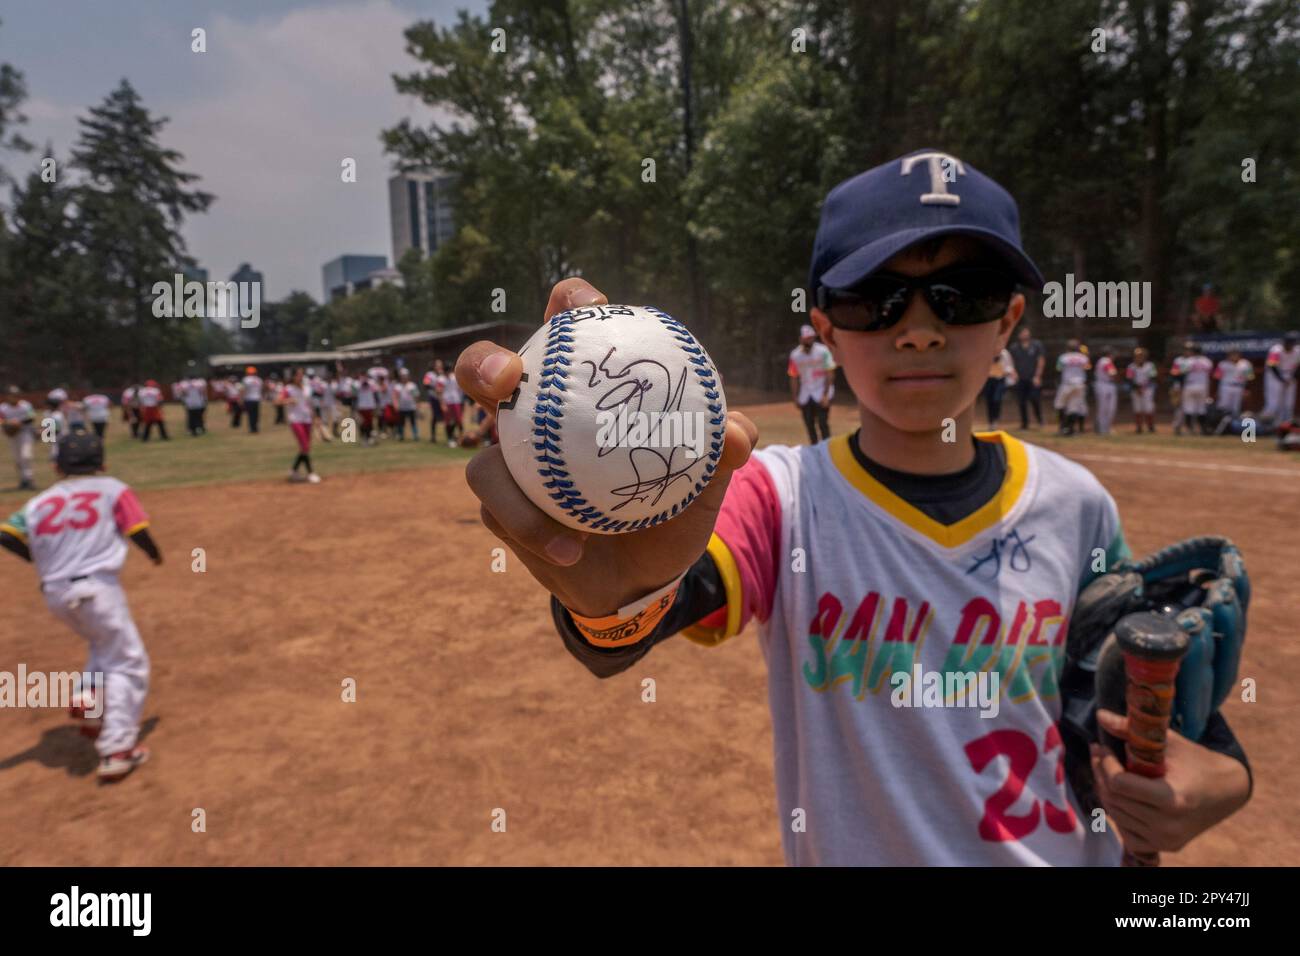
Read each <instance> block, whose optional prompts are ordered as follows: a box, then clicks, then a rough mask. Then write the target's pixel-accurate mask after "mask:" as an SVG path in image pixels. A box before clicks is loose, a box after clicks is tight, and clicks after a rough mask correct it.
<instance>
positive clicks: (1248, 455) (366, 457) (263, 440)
mask: <svg viewBox="0 0 1300 956" xmlns="http://www.w3.org/2000/svg"><path fill="white" fill-rule="evenodd" d="M741 408H742V410H744V411H745V412H746V414H748V415H749V416H750V417H751V418H752V419H753V420H754V423H755V424H756V425H758V427H759V430H760V439H759V444H760V445H772V444H800V443H802V442H804V441H806V440H807V437H806V435H805V433H804V429H803V423H802V421H801V419H800V418H799V413H798V410H797V409H796V408H795V407H794V405H793V404H792V403H789V402H785V403H780V402H778V403H772V404H765V405H757V406H741ZM268 412H269V414H268ZM426 414H427V412H426ZM166 417H167V430H168V433H169V434H170V435H171V437H172V440H171V441H170V442H161V441H158V440H157V436H156V435H155V437H154V440H152V441H150V442H149V443H148V444H145V443H143V442H140V441H135V440H133V439H132V438H131V437H130V432H129V431H128V429H127V426H126V425H125V424H124V423H123V422H122V421H121V418H120V412H119V411H117V410H115V414H114V418H113V420H112V422H111V423H110V424H109V427H108V436H107V439H108V444H107V449H106V456H107V466H108V473H109V474H111V475H114V476H116V477H118V478H121V479H122V480H123V481H125V482H127V483H128V484H130V485H131V486H132V487H135V488H139V489H150V488H177V487H184V486H192V485H212V484H224V483H230V482H237V481H256V480H259V479H273V480H274V479H282V478H283V477H284V476H285V475H286V474H287V473H288V471H289V465H290V464H291V463H292V462H293V459H294V456H295V455H296V454H297V449H298V446H297V444H296V443H295V442H294V440H293V435H292V433H291V432H290V431H289V428H288V426H287V425H272V424H269V423H268V422H269V420H271V419H274V417H275V411H274V409H273V408H270V407H265V408H263V421H262V430H261V432H260V433H259V434H257V435H250V434H248V428H247V425H241V427H240V428H239V430H237V431H236V430H235V429H232V428H231V427H230V424H229V419H228V418H227V417H226V413H225V406H224V404H221V403H218V404H214V405H212V406H210V408H209V410H208V428H209V432H208V434H207V435H205V436H202V437H199V438H191V437H190V436H189V435H188V434H187V433H186V432H185V412H184V409H182V408H180V407H178V406H172V405H169V406H167V408H166ZM857 425H858V414H857V410H856V409H855V408H853V407H852V406H847V405H836V406H834V407H833V408H832V410H831V431H832V433H833V434H837V435H838V434H842V433H844V432H849V431H853V430H854V429H855V428H857ZM428 426H429V422H428V420H427V419H425V420H424V421H421V422H420V429H421V433H422V440H421V441H419V442H412V441H410V440H409V439H408V440H407V441H406V442H399V441H396V440H394V439H391V438H390V439H388V440H385V441H381V442H380V443H379V444H378V445H375V446H374V447H371V448H367V447H364V446H363V445H361V444H359V443H355V444H354V443H346V444H345V443H343V442H340V441H337V440H336V441H334V442H331V443H328V444H325V443H322V442H321V441H319V440H318V439H317V440H315V441H313V443H312V462H313V464H314V465H315V466H316V470H317V471H318V472H319V473H320V474H321V475H322V476H324V477H326V478H328V477H329V476H330V475H341V474H355V473H361V472H380V471H391V470H394V469H400V468H436V467H441V466H446V465H455V464H461V463H463V462H464V461H465V460H466V459H468V458H470V457H471V456H472V455H473V451H467V450H462V449H456V448H448V447H447V446H446V445H445V444H441V445H431V444H430V443H429V441H428ZM980 427H982V423H981V426H980ZM1131 427H1132V426H1131V425H1122V426H1119V429H1118V431H1117V432H1115V433H1113V434H1111V435H1094V434H1092V433H1091V432H1089V433H1087V434H1084V435H1080V436H1075V437H1072V438H1064V437H1060V436H1058V435H1057V434H1056V431H1055V429H1054V428H1043V429H1035V430H1033V431H1027V432H1022V431H1016V430H1012V432H1011V433H1012V434H1013V435H1016V436H1017V437H1019V438H1023V439H1024V440H1026V441H1029V442H1032V443H1034V444H1036V445H1042V446H1044V447H1047V448H1051V449H1053V450H1055V451H1060V452H1062V453H1063V454H1066V455H1069V454H1071V453H1072V452H1076V453H1088V454H1105V455H1115V456H1132V457H1140V456H1153V457H1162V456H1163V457H1166V458H1168V457H1185V458H1191V459H1194V460H1198V461H1206V462H1211V461H1213V462H1233V463H1238V464H1245V465H1252V464H1253V465H1259V466H1267V467H1270V468H1295V469H1296V475H1297V477H1300V455H1281V454H1278V452H1277V451H1276V443H1275V441H1274V439H1272V438H1260V439H1259V440H1258V441H1256V442H1253V443H1250V442H1243V441H1241V440H1240V439H1238V438H1232V437H1226V436H1225V437H1222V438H1212V437H1200V436H1198V437H1190V436H1188V437H1181V438H1175V437H1174V436H1173V435H1172V434H1171V433H1170V430H1169V426H1168V424H1167V423H1162V424H1161V426H1160V427H1161V431H1160V432H1159V433H1157V434H1155V435H1147V434H1144V435H1134V434H1132V433H1131V432H1130V431H1129V429H1130V428H1131ZM439 434H440V435H445V432H443V431H442V430H441V429H439ZM48 452H49V449H48V446H45V445H42V444H40V443H39V442H38V443H37V445H36V463H35V464H36V485H37V487H38V488H47V487H49V485H50V484H51V483H52V482H53V481H54V469H53V467H52V466H51V465H50V463H49V461H48ZM15 484H17V476H16V472H15V470H14V466H13V460H12V458H11V456H10V453H9V442H8V441H7V440H4V441H0V488H3V489H4V490H3V491H0V519H3V518H4V517H5V516H7V515H8V514H9V513H10V512H11V511H13V510H14V509H16V508H17V507H18V506H19V505H20V504H21V503H22V502H24V501H26V500H27V498H28V497H30V492H15V491H12V490H11V489H12V488H13V486H14V485H15Z"/></svg>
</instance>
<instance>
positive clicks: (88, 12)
mask: <svg viewBox="0 0 1300 956" xmlns="http://www.w3.org/2000/svg"><path fill="white" fill-rule="evenodd" d="M486 6H487V3H486V0H424V2H413V0H333V2H328V0H320V2H311V0H217V2H205V0H0V62H6V63H9V64H11V65H12V66H14V67H15V68H16V69H18V70H20V71H22V73H23V74H24V77H25V80H26V83H27V93H28V99H27V100H26V101H25V102H24V103H23V105H22V107H21V108H22V111H23V112H24V113H25V114H26V115H27V117H28V122H27V123H26V124H25V125H24V126H23V127H21V128H20V132H21V133H22V135H23V136H24V137H25V138H26V139H28V140H30V141H31V142H33V143H34V144H36V146H37V150H36V151H35V152H34V153H31V154H27V155H25V156H24V155H21V154H12V153H6V154H5V155H4V156H3V157H0V162H3V164H4V165H5V166H6V167H7V168H8V170H9V171H10V173H11V174H13V175H15V176H16V177H20V178H21V177H22V176H24V175H25V174H26V172H27V171H28V170H29V169H30V168H32V167H34V166H35V165H36V164H37V162H38V159H39V156H41V155H44V145H45V143H46V142H47V141H48V142H50V143H52V144H53V147H54V155H55V156H56V157H58V158H59V159H66V158H67V156H68V154H69V152H70V150H71V146H72V144H73V143H74V142H75V140H76V137H77V133H78V126H77V117H78V116H83V115H85V113H86V111H87V109H88V108H89V107H90V106H92V105H95V104H98V103H99V102H101V101H102V100H103V99H104V97H105V96H106V95H107V94H108V93H109V92H110V91H111V90H112V89H113V88H114V87H116V86H117V84H118V82H119V81H120V80H121V79H122V78H123V77H126V78H128V79H129V80H130V81H131V83H132V84H133V85H134V86H135V88H136V90H137V91H138V92H139V93H140V95H141V97H142V99H143V101H144V104H145V105H146V106H147V107H148V108H149V110H150V112H151V113H152V114H153V115H155V116H160V115H161V116H166V117H169V118H170V119H171V122H170V123H169V124H168V126H166V127H165V128H164V130H163V132H162V137H161V138H162V141H163V143H164V144H165V145H167V146H169V147H171V148H173V149H177V150H179V151H180V152H181V153H183V154H184V156H185V159H184V161H183V163H182V166H183V168H185V169H186V170H188V171H190V172H193V173H197V174H198V175H199V176H201V177H202V180H201V182H200V183H199V185H200V186H201V187H202V188H203V189H206V190H207V191H209V192H212V193H215V194H216V195H217V201H216V202H215V203H214V204H213V205H212V207H211V208H210V209H209V211H208V212H207V213H206V214H205V215H202V216H196V217H192V218H191V219H190V220H189V222H188V223H187V224H186V226H185V229H184V235H185V239H186V242H187V244H188V246H189V251H190V253H191V255H193V256H195V257H196V258H197V259H198V260H199V262H200V263H201V264H202V265H203V266H205V267H207V268H208V269H209V270H210V272H211V273H212V275H213V277H221V278H224V277H226V276H228V275H229V274H230V273H232V272H234V270H235V269H236V268H238V266H239V264H240V263H241V262H250V263H252V265H253V266H254V267H255V268H258V269H260V270H261V271H262V272H263V273H264V275H265V281H266V287H265V289H264V290H263V292H264V295H265V296H266V297H267V298H268V299H279V298H282V297H283V296H285V295H287V294H288V293H289V292H290V291H291V290H293V289H303V290H305V291H307V292H309V293H310V294H311V295H313V296H315V297H316V298H317V299H319V298H320V297H321V276H320V267H321V265H322V264H323V263H324V262H326V261H327V260H329V259H332V258H334V257H335V256H337V255H341V254H343V253H380V254H383V255H387V256H388V257H389V258H390V259H391V257H392V247H391V246H392V240H391V238H390V231H389V223H388V199H387V195H388V194H387V185H386V183H387V178H388V176H389V174H390V171H391V164H392V159H391V157H388V156H386V155H384V153H383V151H382V147H381V146H380V143H379V133H380V131H381V130H382V129H384V128H386V127H388V126H391V125H393V124H394V123H396V122H397V121H398V120H400V119H401V118H403V117H411V118H412V119H413V120H414V121H417V122H420V123H427V122H429V121H430V120H431V119H433V117H434V114H433V112H432V111H431V110H429V109H428V108H427V107H425V106H424V105H423V104H421V103H419V102H418V101H416V100H414V99H411V98H409V97H404V96H399V95H398V94H397V93H396V91H395V90H394V89H393V83H392V79H391V77H392V74H393V73H407V72H411V71H412V70H414V68H415V67H416V62H415V61H414V60H413V59H412V58H411V57H410V56H408V55H407V54H406V52H405V41H404V40H403V37H402V31H403V30H404V29H405V28H406V27H407V26H409V25H410V24H412V23H414V22H416V21H417V20H430V19H431V20H433V21H434V22H436V23H439V24H447V23H450V22H451V21H452V20H453V19H454V17H455V11H456V10H458V9H461V8H466V9H469V10H472V11H475V12H481V11H483V10H484V9H485V8H486ZM195 27H202V28H203V29H205V30H206V31H207V45H208V52H207V53H205V54H195V53H192V52H191V51H190V42H191V41H190V32H191V30H193V29H194V28H195ZM344 157H352V158H354V159H356V161H357V169H358V175H357V182H356V183H346V184H345V183H343V182H341V180H340V176H339V172H340V163H341V161H342V159H343V158H344Z"/></svg>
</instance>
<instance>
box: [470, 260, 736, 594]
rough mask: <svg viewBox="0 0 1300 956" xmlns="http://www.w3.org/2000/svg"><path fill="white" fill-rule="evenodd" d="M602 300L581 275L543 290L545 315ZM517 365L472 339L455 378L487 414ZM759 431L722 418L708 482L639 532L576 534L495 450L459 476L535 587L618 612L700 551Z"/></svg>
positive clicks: (508, 389) (509, 386)
mask: <svg viewBox="0 0 1300 956" xmlns="http://www.w3.org/2000/svg"><path fill="white" fill-rule="evenodd" d="M606 304H608V300H607V299H606V298H605V296H604V295H602V294H601V293H600V292H598V291H597V290H596V289H595V288H593V287H592V286H591V285H589V284H588V283H587V282H585V281H584V280H582V279H576V278H574V279H564V280H562V281H560V282H558V283H556V285H555V288H554V289H552V290H551V299H550V301H549V302H548V303H547V306H546V316H545V319H546V320H549V319H550V318H551V317H552V316H554V315H557V314H558V313H560V312H564V311H566V310H568V309H575V308H579V307H581V306H585V305H606ZM522 372H523V360H522V359H520V357H519V355H518V354H517V353H515V352H511V351H509V350H508V349H503V348H501V347H500V346H499V345H495V344H494V343H492V342H475V343H474V344H473V345H471V346H470V347H469V348H467V349H466V350H465V351H464V352H462V353H461V355H460V358H458V359H457V360H456V380H457V381H458V382H459V383H460V387H461V388H462V389H463V390H464V391H465V393H466V394H467V395H469V396H471V397H472V398H473V399H474V401H476V402H478V403H479V404H481V405H483V406H485V407H486V408H489V409H495V408H496V405H497V403H498V402H499V401H501V400H502V399H505V398H509V397H510V395H511V393H513V392H514V390H515V387H516V386H517V385H518V384H519V376H520V374H521V373H522ZM757 441H758V429H757V428H756V427H755V426H754V423H753V422H751V421H750V420H749V419H748V418H746V417H745V416H744V415H742V414H741V413H740V412H728V413H727V434H726V443H725V445H724V446H723V450H722V459H721V461H720V462H719V463H718V468H717V471H715V472H714V474H713V478H712V480H711V481H710V482H709V484H708V485H707V486H706V487H705V489H704V491H702V492H701V493H700V494H699V496H698V497H697V498H696V499H695V500H694V501H693V502H691V504H690V507H688V508H687V509H686V510H685V511H683V512H682V513H681V514H679V515H678V516H677V517H676V518H673V519H672V520H671V521H666V522H664V523H663V524H661V525H656V526H655V527H653V528H647V529H645V530H644V531H633V532H629V533H626V534H612V535H611V534H584V533H583V532H581V531H577V530H575V529H573V528H569V527H567V526H565V525H562V524H560V523H559V522H558V521H556V520H555V519H553V518H551V517H550V516H549V515H547V514H546V513H545V512H543V511H542V510H541V509H540V508H538V507H537V506H536V505H535V504H533V503H532V501H530V500H529V499H528V496H527V495H525V494H524V492H523V491H522V490H521V489H520V488H519V486H518V485H517V484H515V480H514V478H513V476H511V474H510V470H509V469H508V468H507V467H506V462H505V456H504V454H502V451H501V448H500V446H499V445H493V446H492V447H491V448H487V449H485V450H484V451H481V452H479V454H478V455H476V456H475V457H474V458H473V459H472V460H471V461H470V463H469V466H468V467H467V468H466V470H465V477H466V479H467V480H468V481H469V486H470V489H471V490H472V491H473V492H474V494H476V495H478V497H479V501H480V502H482V508H481V515H482V518H483V523H484V524H485V525H487V527H488V530H490V531H491V532H492V533H493V534H495V535H496V536H497V537H498V538H500V539H501V540H502V541H504V542H505V543H506V544H508V545H509V546H510V549H511V550H512V551H514V553H515V555H516V556H517V557H518V558H519V560H520V561H522V562H523V563H524V566H525V567H527V568H528V570H529V571H530V572H531V573H532V575H533V577H535V578H536V579H537V580H538V581H540V582H541V584H542V586H543V587H544V588H546V589H547V590H548V591H550V592H551V593H552V594H554V595H555V596H556V597H557V598H559V600H560V603H562V604H563V605H564V606H565V607H567V608H569V609H570V610H571V611H575V612H577V613H578V614H581V615H583V616H585V617H601V616H604V615H608V614H613V613H614V612H615V611H617V610H618V609H619V608H621V607H623V606H624V605H626V604H628V603H630V602H631V601H634V600H636V599H637V598H640V597H643V596H645V595H646V594H649V593H651V592H652V591H655V590H657V589H659V588H661V587H663V586H664V585H665V584H668V583H669V582H671V581H673V580H675V579H676V578H677V577H678V576H679V575H681V574H682V573H683V572H685V571H686V570H687V569H688V568H689V567H690V566H691V565H692V564H694V563H695V560H696V559H697V558H698V557H699V556H700V555H701V554H702V553H703V552H704V549H705V547H706V546H707V545H708V543H709V535H710V534H711V533H712V531H713V524H714V521H715V520H716V519H717V516H718V510H719V509H720V508H721V507H722V499H723V496H724V495H725V494H726V491H727V485H728V484H729V483H730V481H731V473H732V472H733V471H735V470H736V469H737V468H739V467H740V466H741V465H743V464H744V463H745V462H746V461H748V460H749V454H750V452H751V451H752V450H753V448H754V445H755V443H756V442H757Z"/></svg>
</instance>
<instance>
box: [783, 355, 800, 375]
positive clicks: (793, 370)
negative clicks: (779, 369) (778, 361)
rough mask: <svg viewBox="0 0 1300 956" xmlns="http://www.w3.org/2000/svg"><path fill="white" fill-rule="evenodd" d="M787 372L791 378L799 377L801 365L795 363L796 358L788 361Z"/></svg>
mask: <svg viewBox="0 0 1300 956" xmlns="http://www.w3.org/2000/svg"><path fill="white" fill-rule="evenodd" d="M785 374H786V375H788V376H789V377H790V378H798V377H799V366H797V365H795V364H794V359H790V361H789V362H787V363H786V366H785Z"/></svg>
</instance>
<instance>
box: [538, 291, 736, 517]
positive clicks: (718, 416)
mask: <svg viewBox="0 0 1300 956" xmlns="http://www.w3.org/2000/svg"><path fill="white" fill-rule="evenodd" d="M644 308H645V310H646V311H647V312H649V313H650V314H651V315H653V316H655V317H656V318H657V319H658V320H659V321H660V323H662V324H663V325H664V326H665V327H667V328H668V329H669V331H671V332H672V333H673V338H674V339H675V340H676V341H677V342H679V343H681V347H682V351H683V352H685V353H686V354H687V357H688V358H687V361H689V362H690V363H691V364H692V365H693V366H695V368H694V371H695V374H696V375H697V376H698V377H699V378H700V382H699V384H700V386H701V387H702V388H703V389H704V397H705V398H706V399H709V401H710V404H708V405H707V406H705V407H706V408H708V410H709V411H710V412H712V413H713V417H712V418H710V419H709V424H710V425H712V426H713V440H712V442H711V443H710V445H709V452H708V455H707V457H708V461H706V462H705V464H704V473H703V476H702V480H701V481H698V482H696V483H695V489H694V490H693V491H692V492H691V493H690V494H688V495H687V496H686V498H685V499H684V500H682V501H680V502H678V503H677V504H674V505H673V506H672V508H668V509H665V510H663V511H661V512H659V513H658V514H656V515H652V516H649V517H645V518H640V519H638V520H636V521H620V520H618V519H617V518H614V517H612V516H611V515H607V514H605V513H604V512H603V511H601V510H600V509H599V508H596V507H595V506H593V505H589V504H587V500H586V499H585V498H583V497H582V496H581V494H580V493H579V492H577V491H575V490H573V486H574V482H572V481H569V480H567V479H568V478H569V472H568V470H567V469H568V464H567V463H566V462H565V460H564V457H563V454H564V453H563V451H562V449H561V436H560V431H561V429H563V427H564V402H565V395H564V393H565V392H566V391H567V390H568V386H567V385H566V384H565V380H566V379H567V377H568V375H569V366H570V365H571V364H572V362H571V359H570V358H569V356H570V355H572V354H573V352H574V348H573V342H574V337H573V335H572V328H573V324H574V321H575V320H574V314H573V310H570V311H569V312H561V313H560V314H559V315H557V316H555V317H554V318H552V319H551V322H550V328H549V330H548V331H547V334H546V351H545V353H544V354H543V356H542V372H541V377H540V378H539V379H538V382H537V389H538V391H537V398H536V400H535V402H534V405H533V435H534V436H535V437H536V438H537V439H538V440H537V441H535V442H533V449H534V450H535V451H538V452H540V454H538V455H536V456H534V457H535V459H536V461H537V462H538V464H539V465H540V466H541V467H539V468H538V470H537V473H538V475H540V476H541V477H542V478H544V479H547V480H546V481H544V482H543V487H544V488H546V489H547V490H548V491H549V493H550V497H551V499H552V500H553V501H555V502H556V505H557V506H558V507H559V508H560V509H561V510H562V511H565V512H567V513H568V514H570V515H572V516H573V517H575V518H577V519H578V523H579V524H587V523H588V522H590V523H591V527H592V530H598V531H614V532H619V531H639V530H641V529H642V528H648V527H654V526H655V525H657V524H660V523H661V522H664V521H667V520H669V519H670V518H673V517H676V515H677V513H678V512H679V511H680V510H681V509H683V508H685V507H686V506H687V505H689V504H690V503H691V502H692V501H694V500H695V496H696V495H698V494H699V493H700V492H701V491H703V490H704V486H705V484H706V483H707V481H708V479H709V478H710V477H712V475H713V473H714V471H716V470H717V467H718V461H719V460H720V459H721V458H722V446H723V443H724V436H725V435H726V423H727V420H726V416H725V415H723V413H722V403H721V401H720V400H719V399H720V398H721V392H720V391H719V389H718V381H717V378H716V377H715V376H714V375H713V373H712V371H710V370H709V368H708V362H707V360H706V359H705V357H704V349H703V348H702V347H701V346H700V344H699V343H698V342H697V341H696V340H695V336H693V335H691V332H690V330H689V329H688V328H686V326H684V325H682V324H681V323H680V322H678V321H677V320H676V319H674V318H673V317H672V316H671V315H668V314H667V313H666V312H661V311H660V310H659V309H656V308H654V307H653V306H645V307H644Z"/></svg>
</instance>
